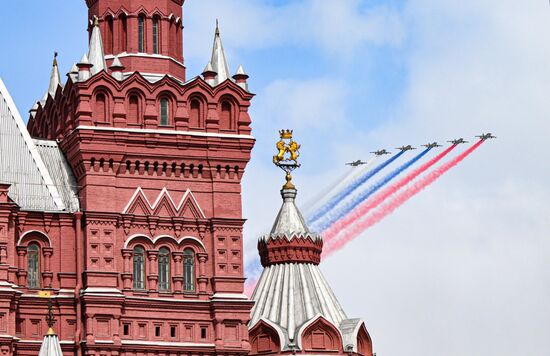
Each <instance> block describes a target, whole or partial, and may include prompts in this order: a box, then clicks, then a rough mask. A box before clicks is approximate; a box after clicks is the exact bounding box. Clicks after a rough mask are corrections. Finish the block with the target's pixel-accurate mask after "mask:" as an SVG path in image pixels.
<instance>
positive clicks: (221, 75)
mask: <svg viewBox="0 0 550 356" xmlns="http://www.w3.org/2000/svg"><path fill="white" fill-rule="evenodd" d="M210 64H211V65H212V69H213V71H214V72H216V73H217V74H218V76H217V77H216V79H215V80H214V86H215V85H218V84H220V83H223V82H224V81H226V80H227V79H229V65H228V64H227V59H226V58H225V51H224V49H223V44H222V39H221V36H220V26H219V22H218V20H216V32H215V35H214V46H213V48H212V59H211V60H210Z"/></svg>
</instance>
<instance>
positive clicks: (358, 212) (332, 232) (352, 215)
mask: <svg viewBox="0 0 550 356" xmlns="http://www.w3.org/2000/svg"><path fill="white" fill-rule="evenodd" d="M456 146H457V145H452V146H450V147H449V148H447V149H446V150H445V151H443V152H441V153H440V154H438V155H437V156H435V157H434V158H432V159H431V160H429V161H428V162H426V163H424V164H423V165H422V166H420V167H418V168H417V169H415V170H414V171H412V172H411V173H409V174H408V175H407V176H405V178H402V179H401V180H399V181H398V182H396V183H394V184H392V185H390V186H389V187H387V188H386V189H384V190H382V191H381V192H380V193H378V194H376V195H375V196H373V197H372V198H371V199H369V200H367V201H365V202H363V203H361V204H360V205H359V206H358V207H357V208H356V209H353V210H352V211H350V212H349V214H348V215H346V216H345V217H344V218H342V219H340V220H338V221H336V222H335V223H334V224H332V225H331V226H330V227H329V228H327V229H326V230H325V231H323V233H322V234H321V235H322V236H323V241H324V243H325V248H327V249H330V241H331V240H332V239H333V238H335V237H336V236H337V235H338V234H339V233H340V232H341V231H343V230H344V229H345V228H346V227H347V226H350V225H351V224H353V223H354V222H356V221H357V220H359V219H360V218H361V217H363V216H365V215H366V214H367V213H368V212H369V211H371V210H372V209H374V208H376V207H378V205H380V204H381V203H383V202H384V201H385V200H386V199H387V198H388V197H390V196H391V195H393V194H394V193H396V192H397V191H398V190H399V189H401V188H403V187H404V186H406V185H407V184H409V183H410V182H412V181H413V180H414V179H415V178H416V177H418V176H419V175H420V174H422V173H423V172H425V171H426V170H428V169H429V168H431V167H432V166H433V165H434V164H436V163H437V162H439V161H440V160H441V159H442V158H443V157H445V156H447V155H448V154H449V153H450V152H451V151H452V150H453V149H454V148H455V147H456Z"/></svg>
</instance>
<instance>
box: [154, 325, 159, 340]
mask: <svg viewBox="0 0 550 356" xmlns="http://www.w3.org/2000/svg"><path fill="white" fill-rule="evenodd" d="M155 336H156V337H160V325H155Z"/></svg>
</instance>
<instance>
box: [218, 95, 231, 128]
mask: <svg viewBox="0 0 550 356" xmlns="http://www.w3.org/2000/svg"><path fill="white" fill-rule="evenodd" d="M232 116H233V115H232V113H231V104H230V103H229V101H227V100H225V101H222V112H221V115H220V128H221V129H225V130H230V129H231V128H232V120H233V117H232Z"/></svg>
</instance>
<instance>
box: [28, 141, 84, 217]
mask: <svg viewBox="0 0 550 356" xmlns="http://www.w3.org/2000/svg"><path fill="white" fill-rule="evenodd" d="M33 141H34V143H35V145H36V148H37V149H38V152H39V153H40V157H42V160H43V161H44V164H45V165H46V168H47V169H48V171H49V172H50V176H51V177H52V180H53V183H54V185H55V187H56V188H57V191H58V192H59V194H60V196H61V199H62V201H63V204H64V205H65V210H67V211H69V212H75V211H78V210H79V209H80V203H79V200H78V187H77V183H76V178H75V177H74V175H73V172H72V169H71V166H70V165H69V162H67V159H66V158H65V155H64V154H63V152H62V151H61V148H59V145H58V144H57V142H56V141H48V140H37V139H34V140H33Z"/></svg>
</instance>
